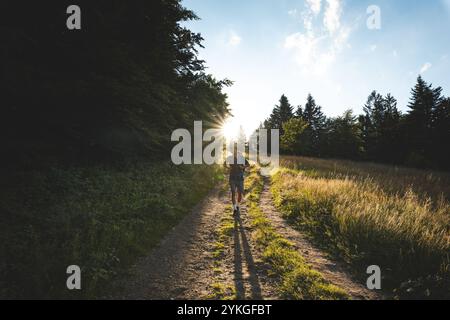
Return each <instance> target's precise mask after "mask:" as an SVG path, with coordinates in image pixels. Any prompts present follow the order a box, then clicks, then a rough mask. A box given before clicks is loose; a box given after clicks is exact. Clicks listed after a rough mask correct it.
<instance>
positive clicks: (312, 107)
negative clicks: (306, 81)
mask: <svg viewBox="0 0 450 320" xmlns="http://www.w3.org/2000/svg"><path fill="white" fill-rule="evenodd" d="M301 114H302V119H303V120H304V121H305V122H306V123H307V125H308V127H307V128H306V130H305V132H304V135H303V139H304V140H305V141H304V150H305V153H306V155H308V156H320V155H321V153H322V149H323V147H322V144H323V143H322V142H323V141H322V136H323V130H324V127H325V121H326V117H325V116H324V114H323V113H322V108H321V107H320V106H318V105H317V104H316V101H315V100H314V98H313V97H312V95H311V94H309V95H308V98H307V102H306V104H305V107H304V109H302V112H301Z"/></svg>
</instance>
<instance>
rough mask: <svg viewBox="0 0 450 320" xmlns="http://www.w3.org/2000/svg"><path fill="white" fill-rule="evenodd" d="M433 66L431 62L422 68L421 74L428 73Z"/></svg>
mask: <svg viewBox="0 0 450 320" xmlns="http://www.w3.org/2000/svg"><path fill="white" fill-rule="evenodd" d="M432 66H433V65H432V64H431V63H430V62H427V63H425V64H424V65H423V66H422V68H420V74H424V73H425V72H427V71H428V70H430V68H431V67H432Z"/></svg>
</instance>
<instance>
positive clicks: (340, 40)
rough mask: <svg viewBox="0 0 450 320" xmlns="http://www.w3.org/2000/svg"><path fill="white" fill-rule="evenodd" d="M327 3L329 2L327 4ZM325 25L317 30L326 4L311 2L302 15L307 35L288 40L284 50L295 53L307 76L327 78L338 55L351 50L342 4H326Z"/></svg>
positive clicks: (332, 1) (336, 1)
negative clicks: (342, 15)
mask: <svg viewBox="0 0 450 320" xmlns="http://www.w3.org/2000/svg"><path fill="white" fill-rule="evenodd" d="M324 1H325V0H324ZM326 1H327V3H328V7H327V9H326V11H325V15H324V19H323V21H322V23H323V24H321V25H320V26H318V27H317V26H314V23H315V22H316V20H315V19H314V18H315V17H316V16H317V15H318V14H319V13H320V11H321V6H322V2H321V1H317V0H307V9H306V10H305V11H303V12H302V17H303V26H304V29H305V31H304V32H297V33H294V34H291V35H289V36H287V37H286V38H285V43H284V47H285V48H286V49H288V50H291V51H292V52H293V55H294V60H295V62H296V63H297V64H298V65H299V66H300V67H301V68H302V71H303V72H310V73H313V74H316V75H323V74H325V73H326V72H327V71H328V69H329V67H330V66H332V65H333V63H334V62H335V61H336V58H337V56H338V54H339V53H340V52H341V51H342V50H343V49H344V48H347V47H350V45H349V44H348V38H349V35H350V31H351V29H350V28H348V27H344V26H342V25H341V21H340V17H341V12H342V9H341V2H340V0H326Z"/></svg>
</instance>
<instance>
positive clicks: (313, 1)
mask: <svg viewBox="0 0 450 320" xmlns="http://www.w3.org/2000/svg"><path fill="white" fill-rule="evenodd" d="M306 2H307V4H308V6H309V8H310V10H311V12H312V13H314V15H316V16H317V15H318V14H319V13H320V10H321V9H322V0H306Z"/></svg>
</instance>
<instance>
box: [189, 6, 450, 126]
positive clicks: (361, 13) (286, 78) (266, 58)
mask: <svg viewBox="0 0 450 320" xmlns="http://www.w3.org/2000/svg"><path fill="white" fill-rule="evenodd" d="M183 5H184V6H186V7H187V8H189V9H191V10H193V11H194V12H195V13H197V15H198V16H199V17H200V18H201V20H200V21H195V22H190V23H188V27H189V28H190V29H191V30H193V31H195V32H200V33H201V34H202V35H203V37H204V38H205V41H204V45H205V47H206V48H205V49H204V50H201V51H200V57H201V58H202V59H204V60H206V62H207V66H208V67H209V72H210V73H212V74H213V75H215V76H216V77H217V78H228V79H230V80H233V81H235V84H234V86H233V87H231V88H229V89H227V90H226V91H227V93H228V95H229V102H230V105H231V109H232V111H233V114H234V115H235V119H234V120H233V123H234V124H235V125H237V124H242V125H243V126H244V128H245V129H246V131H247V132H251V130H253V129H254V128H255V127H257V126H258V124H259V122H261V121H263V120H264V118H266V117H267V116H268V115H269V114H270V112H271V110H272V108H273V106H274V105H275V104H276V103H277V101H278V99H279V98H280V96H281V94H286V95H287V96H288V98H289V99H290V102H291V103H292V104H293V105H299V104H302V105H303V104H304V103H305V101H306V97H307V94H308V93H311V94H312V95H313V96H314V97H315V98H316V101H317V102H318V104H320V105H321V106H322V107H323V110H324V112H325V113H326V114H327V115H329V116H337V115H340V114H342V113H343V112H344V111H345V110H347V109H353V110H354V111H355V112H356V113H360V112H361V111H362V106H363V105H364V103H365V101H366V99H367V96H368V95H369V94H370V92H371V91H372V90H377V91H379V92H381V93H383V94H386V93H388V92H390V93H392V94H393V95H394V96H395V97H396V98H397V99H398V101H399V107H400V109H401V110H403V111H406V110H407V108H406V105H407V103H408V100H409V96H410V91H411V88H412V87H413V85H414V84H415V81H416V78H417V76H418V75H419V74H422V75H423V77H424V78H425V80H426V81H428V82H431V83H433V84H434V85H439V86H442V87H443V88H444V93H445V94H446V95H450V0H369V1H366V0H227V1H224V0H184V1H183ZM371 5H376V6H378V7H379V8H380V10H381V11H380V16H381V29H379V30H371V29H369V28H368V27H367V19H368V18H369V16H370V14H367V8H368V7H369V6H371Z"/></svg>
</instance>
